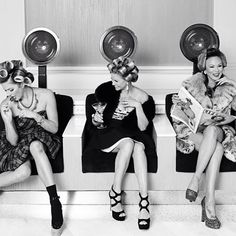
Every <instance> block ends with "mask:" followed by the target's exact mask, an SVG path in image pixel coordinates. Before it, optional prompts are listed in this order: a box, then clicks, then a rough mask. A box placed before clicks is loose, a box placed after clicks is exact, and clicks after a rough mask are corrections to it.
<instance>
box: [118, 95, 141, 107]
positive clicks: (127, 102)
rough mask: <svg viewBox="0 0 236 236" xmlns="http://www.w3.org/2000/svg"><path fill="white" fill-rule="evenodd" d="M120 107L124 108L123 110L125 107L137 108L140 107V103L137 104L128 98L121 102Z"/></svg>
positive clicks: (134, 100)
mask: <svg viewBox="0 0 236 236" xmlns="http://www.w3.org/2000/svg"><path fill="white" fill-rule="evenodd" d="M121 104H122V106H124V107H125V108H127V107H134V108H137V107H138V106H140V104H141V103H140V102H138V101H137V100H136V99H134V98H132V97H129V98H127V99H124V100H122V101H121Z"/></svg>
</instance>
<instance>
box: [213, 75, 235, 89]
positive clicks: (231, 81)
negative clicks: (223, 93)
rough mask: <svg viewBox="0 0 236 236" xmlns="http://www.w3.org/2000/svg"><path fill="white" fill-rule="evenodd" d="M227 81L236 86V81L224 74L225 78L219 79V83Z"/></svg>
mask: <svg viewBox="0 0 236 236" xmlns="http://www.w3.org/2000/svg"><path fill="white" fill-rule="evenodd" d="M225 83H228V84H231V85H233V86H235V87H236V81H234V80H232V79H229V78H228V77H226V76H224V77H223V78H221V79H219V80H218V81H217V85H222V84H225Z"/></svg>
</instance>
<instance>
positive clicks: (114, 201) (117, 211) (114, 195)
mask: <svg viewBox="0 0 236 236" xmlns="http://www.w3.org/2000/svg"><path fill="white" fill-rule="evenodd" d="M122 193H123V192H122V191H121V190H119V191H118V190H117V191H116V190H115V189H114V188H113V186H112V187H111V190H110V191H109V197H110V205H111V211H112V217H113V218H114V219H115V220H118V221H123V220H125V217H126V214H125V212H124V210H123V206H122V204H121V202H122Z"/></svg>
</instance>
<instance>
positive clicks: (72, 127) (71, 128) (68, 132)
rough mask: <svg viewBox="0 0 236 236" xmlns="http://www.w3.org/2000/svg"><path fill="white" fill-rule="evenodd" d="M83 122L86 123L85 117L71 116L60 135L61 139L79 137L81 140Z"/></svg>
mask: <svg viewBox="0 0 236 236" xmlns="http://www.w3.org/2000/svg"><path fill="white" fill-rule="evenodd" d="M85 122H86V117H85V115H74V116H72V117H71V119H70V121H69V122H68V124H67V126H66V128H65V130H64V132H63V134H62V137H63V139H64V138H67V137H80V138H81V137H82V133H83V129H84V125H85Z"/></svg>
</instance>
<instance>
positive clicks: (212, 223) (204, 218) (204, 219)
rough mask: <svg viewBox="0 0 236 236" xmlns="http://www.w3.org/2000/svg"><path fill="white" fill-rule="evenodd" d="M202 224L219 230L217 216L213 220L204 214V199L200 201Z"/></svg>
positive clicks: (219, 224)
mask: <svg viewBox="0 0 236 236" xmlns="http://www.w3.org/2000/svg"><path fill="white" fill-rule="evenodd" d="M201 205H202V222H205V225H206V226H207V227H209V228H211V229H219V228H220V227H221V223H220V221H219V219H218V218H217V216H216V217H215V218H214V219H210V218H208V217H207V214H206V206H205V197H204V198H203V199H202V202H201Z"/></svg>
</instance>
